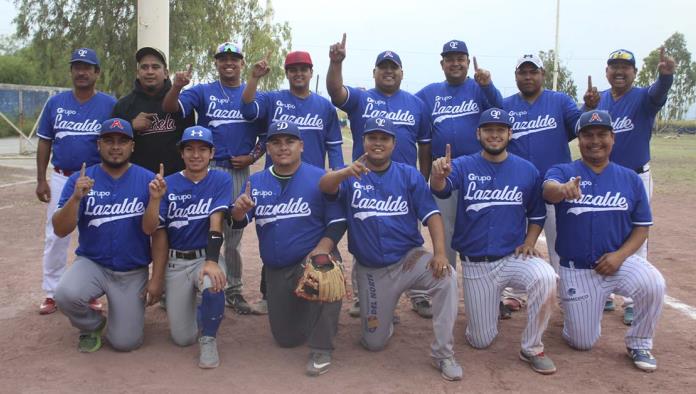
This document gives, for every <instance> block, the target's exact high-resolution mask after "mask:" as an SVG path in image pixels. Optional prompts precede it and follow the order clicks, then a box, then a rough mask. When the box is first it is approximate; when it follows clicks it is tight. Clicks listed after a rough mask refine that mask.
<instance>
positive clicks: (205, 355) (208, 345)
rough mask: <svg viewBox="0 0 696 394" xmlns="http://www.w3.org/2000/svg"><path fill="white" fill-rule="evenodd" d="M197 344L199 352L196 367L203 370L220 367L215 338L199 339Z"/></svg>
mask: <svg viewBox="0 0 696 394" xmlns="http://www.w3.org/2000/svg"><path fill="white" fill-rule="evenodd" d="M198 344H199V345H200V350H201V355H200V359H199V360H198V366H199V367H201V368H203V369H210V368H217V367H218V366H219V365H220V357H219V356H218V350H217V341H216V340H215V337H200V338H198Z"/></svg>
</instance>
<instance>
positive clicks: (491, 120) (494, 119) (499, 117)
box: [478, 108, 512, 127]
mask: <svg viewBox="0 0 696 394" xmlns="http://www.w3.org/2000/svg"><path fill="white" fill-rule="evenodd" d="M486 124H502V125H505V126H507V127H512V123H511V122H510V114H508V113H507V111H505V110H502V109H500V108H489V109H487V110H485V111H483V113H482V114H481V118H479V123H478V127H481V126H483V125H486Z"/></svg>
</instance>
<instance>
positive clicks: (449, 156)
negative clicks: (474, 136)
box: [445, 144, 452, 164]
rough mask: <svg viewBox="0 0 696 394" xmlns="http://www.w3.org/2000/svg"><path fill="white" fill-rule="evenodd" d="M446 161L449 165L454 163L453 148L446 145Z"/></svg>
mask: <svg viewBox="0 0 696 394" xmlns="http://www.w3.org/2000/svg"><path fill="white" fill-rule="evenodd" d="M445 160H446V161H447V164H449V163H450V162H451V161H452V147H451V146H450V144H447V145H445Z"/></svg>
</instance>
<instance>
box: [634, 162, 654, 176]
mask: <svg viewBox="0 0 696 394" xmlns="http://www.w3.org/2000/svg"><path fill="white" fill-rule="evenodd" d="M635 171H636V173H638V174H643V173H646V172H648V171H650V163H645V164H643V165H642V166H640V167H638V168H636V169H635Z"/></svg>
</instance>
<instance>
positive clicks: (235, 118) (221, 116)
mask: <svg viewBox="0 0 696 394" xmlns="http://www.w3.org/2000/svg"><path fill="white" fill-rule="evenodd" d="M208 100H209V102H208V108H207V109H206V111H205V116H207V117H209V118H210V119H212V120H211V121H210V122H208V126H210V127H217V126H220V125H223V124H229V123H247V121H246V120H245V119H244V116H242V111H240V109H239V105H238V104H237V105H236V106H233V105H232V104H231V100H230V99H228V98H219V97H217V96H214V95H210V97H209V98H208Z"/></svg>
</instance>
